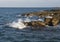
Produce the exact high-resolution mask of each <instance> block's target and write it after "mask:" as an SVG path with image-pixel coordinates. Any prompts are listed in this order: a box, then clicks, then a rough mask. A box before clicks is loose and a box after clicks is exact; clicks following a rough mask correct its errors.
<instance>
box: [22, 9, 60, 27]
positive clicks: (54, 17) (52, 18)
mask: <svg viewBox="0 0 60 42" xmlns="http://www.w3.org/2000/svg"><path fill="white" fill-rule="evenodd" d="M23 16H27V17H33V16H38V17H39V18H42V17H43V18H44V22H42V21H31V22H24V24H25V25H27V26H33V27H40V26H46V25H48V26H56V25H58V24H59V23H60V10H50V11H42V12H31V13H26V14H24V15H23ZM47 16H49V17H47Z"/></svg>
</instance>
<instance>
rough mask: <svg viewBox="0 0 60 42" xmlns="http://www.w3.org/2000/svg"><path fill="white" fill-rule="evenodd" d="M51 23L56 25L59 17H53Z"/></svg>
mask: <svg viewBox="0 0 60 42" xmlns="http://www.w3.org/2000/svg"><path fill="white" fill-rule="evenodd" d="M52 23H53V25H54V26H56V25H57V24H58V23H59V19H57V18H53V19H52Z"/></svg>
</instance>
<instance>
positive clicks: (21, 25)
mask: <svg viewBox="0 0 60 42" xmlns="http://www.w3.org/2000/svg"><path fill="white" fill-rule="evenodd" d="M8 25H9V27H13V28H18V29H23V28H26V25H24V23H23V20H22V19H18V20H17V21H13V22H12V23H9V24H8Z"/></svg>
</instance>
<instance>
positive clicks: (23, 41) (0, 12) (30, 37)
mask: <svg viewBox="0 0 60 42" xmlns="http://www.w3.org/2000/svg"><path fill="white" fill-rule="evenodd" d="M49 9H52V8H0V42H60V28H59V27H58V28H55V29H54V28H53V27H51V28H53V29H45V30H32V29H30V28H28V29H16V28H13V27H9V26H5V25H6V24H7V23H10V22H13V21H15V20H17V19H20V17H19V16H18V15H20V14H23V13H28V12H36V11H41V10H49ZM40 28H41V27H40ZM48 28H49V27H48Z"/></svg>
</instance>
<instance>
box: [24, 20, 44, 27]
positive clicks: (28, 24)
mask: <svg viewBox="0 0 60 42" xmlns="http://www.w3.org/2000/svg"><path fill="white" fill-rule="evenodd" d="M24 24H25V25H27V26H33V27H40V26H45V23H44V22H41V21H32V22H24Z"/></svg>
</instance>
